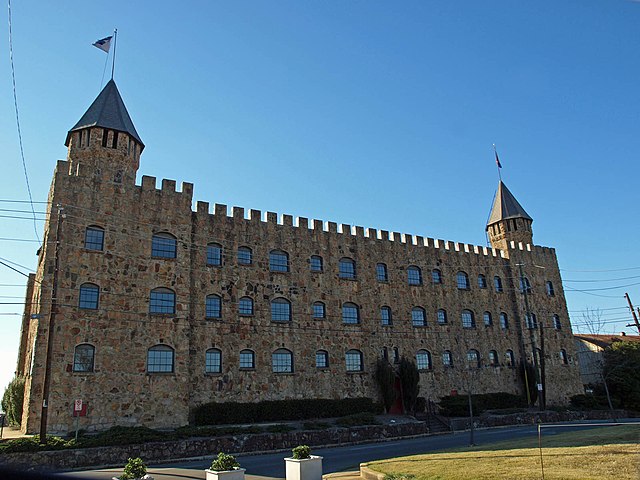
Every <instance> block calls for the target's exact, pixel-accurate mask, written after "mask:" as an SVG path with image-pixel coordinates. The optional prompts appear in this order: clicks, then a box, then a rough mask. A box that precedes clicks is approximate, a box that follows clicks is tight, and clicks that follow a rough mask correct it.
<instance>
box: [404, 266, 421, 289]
mask: <svg viewBox="0 0 640 480" xmlns="http://www.w3.org/2000/svg"><path fill="white" fill-rule="evenodd" d="M407 281H408V282H409V285H422V270H420V267H416V266H415V265H411V266H410V267H409V268H407Z"/></svg>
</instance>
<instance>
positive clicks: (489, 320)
mask: <svg viewBox="0 0 640 480" xmlns="http://www.w3.org/2000/svg"><path fill="white" fill-rule="evenodd" d="M482 320H483V321H484V326H485V327H490V326H492V325H493V318H492V317H491V312H484V313H483V314H482Z"/></svg>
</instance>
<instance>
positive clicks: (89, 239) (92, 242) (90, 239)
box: [84, 225, 104, 251]
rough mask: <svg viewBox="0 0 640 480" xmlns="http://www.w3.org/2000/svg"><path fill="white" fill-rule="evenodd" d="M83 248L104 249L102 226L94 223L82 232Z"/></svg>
mask: <svg viewBox="0 0 640 480" xmlns="http://www.w3.org/2000/svg"><path fill="white" fill-rule="evenodd" d="M84 248H86V249H87V250H97V251H102V250H103V249H104V228H101V227H96V226H94V225H92V226H90V227H87V229H86V230H85V232H84Z"/></svg>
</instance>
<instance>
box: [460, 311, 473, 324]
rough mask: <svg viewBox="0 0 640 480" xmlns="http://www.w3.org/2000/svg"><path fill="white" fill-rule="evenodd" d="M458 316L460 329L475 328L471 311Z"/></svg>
mask: <svg viewBox="0 0 640 480" xmlns="http://www.w3.org/2000/svg"><path fill="white" fill-rule="evenodd" d="M460 316H461V318H462V328H476V321H475V319H474V318H473V312H472V311H471V310H463V311H462V314H461V315H460Z"/></svg>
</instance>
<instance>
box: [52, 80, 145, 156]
mask: <svg viewBox="0 0 640 480" xmlns="http://www.w3.org/2000/svg"><path fill="white" fill-rule="evenodd" d="M87 127H103V128H108V129H110V130H116V131H118V132H123V133H126V134H128V135H130V136H132V137H133V138H135V139H136V140H137V142H138V143H140V145H141V146H142V148H143V149H144V143H142V140H141V139H140V136H139V135H138V132H137V131H136V127H134V126H133V122H132V121H131V117H130V116H129V112H127V107H125V106H124V102H123V101H122V97H121V96H120V92H119V91H118V87H116V82H114V81H113V79H111V80H109V82H107V84H106V85H105V86H104V88H103V89H102V91H101V92H100V94H99V95H98V97H97V98H96V99H95V100H94V101H93V103H92V104H91V106H90V107H89V109H88V110H87V111H86V112H85V114H84V115H83V116H82V118H81V119H80V120H79V121H78V123H76V124H75V125H74V127H73V128H72V129H71V130H69V133H67V139H66V141H65V142H64V144H65V145H66V146H69V140H70V139H71V133H73V132H76V131H78V130H82V129H84V128H87Z"/></svg>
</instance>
